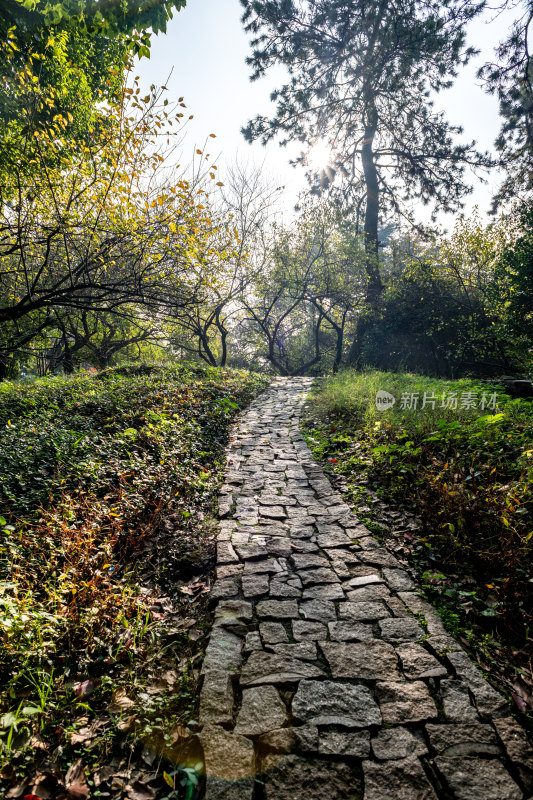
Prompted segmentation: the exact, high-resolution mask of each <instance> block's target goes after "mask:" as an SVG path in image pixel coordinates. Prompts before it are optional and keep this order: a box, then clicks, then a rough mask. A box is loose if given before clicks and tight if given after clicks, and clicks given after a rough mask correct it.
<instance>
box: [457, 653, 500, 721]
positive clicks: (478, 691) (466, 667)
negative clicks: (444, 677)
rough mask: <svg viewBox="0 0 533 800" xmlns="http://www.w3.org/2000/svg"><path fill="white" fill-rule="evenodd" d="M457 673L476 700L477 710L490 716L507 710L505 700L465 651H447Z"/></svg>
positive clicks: (498, 714)
mask: <svg viewBox="0 0 533 800" xmlns="http://www.w3.org/2000/svg"><path fill="white" fill-rule="evenodd" d="M446 658H447V659H448V661H449V662H450V664H451V665H452V666H453V667H454V669H455V671H456V673H457V675H459V677H461V678H463V679H464V680H465V681H466V683H467V684H468V687H469V689H470V690H471V691H472V693H473V695H474V698H475V700H476V706H477V708H478V711H480V712H481V713H482V714H488V715H491V716H503V715H504V714H505V713H506V711H507V701H506V700H505V698H504V697H502V695H501V694H500V693H499V692H497V691H496V689H493V688H492V686H491V685H490V683H489V682H488V681H486V680H485V678H483V676H482V675H481V673H480V672H479V670H478V669H477V668H476V667H475V666H474V664H473V663H472V661H471V660H470V658H469V657H468V655H467V654H466V653H465V652H462V651H461V652H457V653H448V655H447V656H446Z"/></svg>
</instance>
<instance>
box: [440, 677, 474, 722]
mask: <svg viewBox="0 0 533 800" xmlns="http://www.w3.org/2000/svg"><path fill="white" fill-rule="evenodd" d="M440 690H441V694H442V703H443V706H444V715H445V717H446V719H448V720H449V721H450V722H477V721H478V720H479V716H478V713H477V711H476V709H475V708H474V707H473V705H472V703H471V700H470V693H469V691H468V686H467V685H466V683H464V682H463V681H461V680H456V679H454V678H448V680H445V681H441V684H440Z"/></svg>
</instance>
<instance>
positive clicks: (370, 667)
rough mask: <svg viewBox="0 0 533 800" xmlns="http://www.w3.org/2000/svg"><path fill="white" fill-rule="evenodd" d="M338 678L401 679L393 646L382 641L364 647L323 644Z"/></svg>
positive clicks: (369, 642) (376, 640) (333, 673)
mask: <svg viewBox="0 0 533 800" xmlns="http://www.w3.org/2000/svg"><path fill="white" fill-rule="evenodd" d="M319 645H320V649H321V650H322V652H323V653H324V655H325V657H326V661H327V662H328V664H329V667H330V669H331V674H332V675H333V677H334V678H359V679H362V680H379V679H386V678H390V677H391V676H392V677H398V676H397V664H398V657H397V655H396V653H395V651H394V647H392V645H390V644H387V642H382V641H380V640H379V639H368V640H366V641H364V642H362V643H360V644H356V643H353V644H352V643H348V642H347V643H341V642H319Z"/></svg>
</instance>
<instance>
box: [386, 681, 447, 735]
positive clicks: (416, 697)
mask: <svg viewBox="0 0 533 800" xmlns="http://www.w3.org/2000/svg"><path fill="white" fill-rule="evenodd" d="M376 695H377V698H378V702H379V707H380V709H381V713H382V715H383V721H384V722H385V723H388V724H390V725H398V724H403V723H405V722H422V721H423V720H428V719H435V718H436V717H437V709H436V707H435V703H434V702H433V699H432V698H431V696H430V694H429V691H428V688H427V686H426V684H425V683H422V681H415V682H414V683H407V682H397V681H383V682H379V683H377V684H376Z"/></svg>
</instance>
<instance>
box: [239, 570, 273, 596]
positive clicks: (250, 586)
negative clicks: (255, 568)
mask: <svg viewBox="0 0 533 800" xmlns="http://www.w3.org/2000/svg"><path fill="white" fill-rule="evenodd" d="M241 584H242V593H243V595H244V596H245V597H260V596H261V595H263V594H268V589H269V578H268V575H244V576H243V578H242V581H241Z"/></svg>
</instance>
